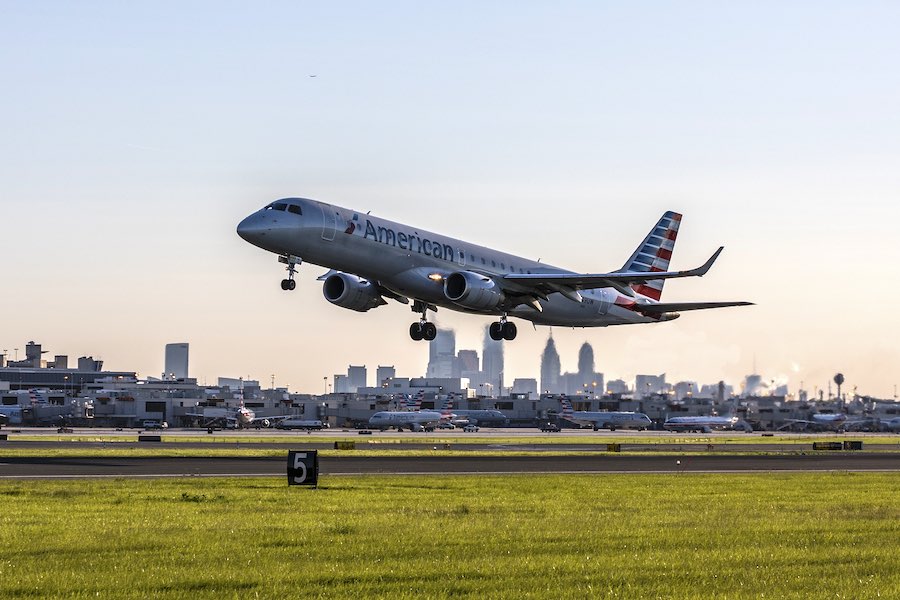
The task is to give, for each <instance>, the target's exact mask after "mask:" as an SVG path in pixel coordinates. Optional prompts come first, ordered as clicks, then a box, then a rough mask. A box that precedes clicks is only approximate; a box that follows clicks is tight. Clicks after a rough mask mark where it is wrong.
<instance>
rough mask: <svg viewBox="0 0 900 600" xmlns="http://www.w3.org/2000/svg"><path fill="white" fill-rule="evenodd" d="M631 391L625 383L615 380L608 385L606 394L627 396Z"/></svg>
mask: <svg viewBox="0 0 900 600" xmlns="http://www.w3.org/2000/svg"><path fill="white" fill-rule="evenodd" d="M630 391H631V390H629V389H628V384H627V383H625V382H624V381H623V380H621V379H613V380H611V381H610V382H609V383H607V384H606V393H607V394H621V395H624V394H627V393H628V392H630Z"/></svg>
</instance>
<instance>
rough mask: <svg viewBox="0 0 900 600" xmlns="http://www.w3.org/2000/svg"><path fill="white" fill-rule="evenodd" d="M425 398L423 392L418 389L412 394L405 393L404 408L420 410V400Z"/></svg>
mask: <svg viewBox="0 0 900 600" xmlns="http://www.w3.org/2000/svg"><path fill="white" fill-rule="evenodd" d="M424 399H425V392H424V391H423V390H419V391H418V393H417V394H416V395H415V396H413V395H412V394H407V395H406V410H413V411H415V410H421V408H422V400H424Z"/></svg>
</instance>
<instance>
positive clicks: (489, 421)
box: [444, 394, 509, 427]
mask: <svg viewBox="0 0 900 600" xmlns="http://www.w3.org/2000/svg"><path fill="white" fill-rule="evenodd" d="M453 400H454V394H449V395H448V396H447V402H446V405H445V408H444V414H445V415H446V414H448V413H452V414H451V416H450V423H452V424H453V425H456V426H458V427H465V426H466V425H480V426H482V427H483V426H489V425H494V426H503V425H509V417H507V416H506V415H504V414H503V413H502V412H500V411H499V410H495V409H489V408H482V409H474V408H473V409H468V408H464V409H459V408H453Z"/></svg>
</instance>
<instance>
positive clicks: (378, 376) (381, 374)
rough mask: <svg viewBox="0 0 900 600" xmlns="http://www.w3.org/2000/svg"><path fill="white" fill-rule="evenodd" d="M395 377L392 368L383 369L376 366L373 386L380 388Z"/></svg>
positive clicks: (395, 374) (394, 371)
mask: <svg viewBox="0 0 900 600" xmlns="http://www.w3.org/2000/svg"><path fill="white" fill-rule="evenodd" d="M396 376H397V370H396V369H395V368H394V367H393V366H390V367H383V366H381V365H378V368H377V369H375V385H377V386H378V387H381V386H383V385H385V384H386V383H388V382H390V380H391V379H393V378H394V377H396Z"/></svg>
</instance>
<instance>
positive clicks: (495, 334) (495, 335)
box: [488, 321, 503, 342]
mask: <svg viewBox="0 0 900 600" xmlns="http://www.w3.org/2000/svg"><path fill="white" fill-rule="evenodd" d="M488 335H490V336H491V339H492V340H495V341H497V342H499V341H500V340H502V339H503V323H501V322H500V321H494V322H493V323H491V327H490V329H488Z"/></svg>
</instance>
